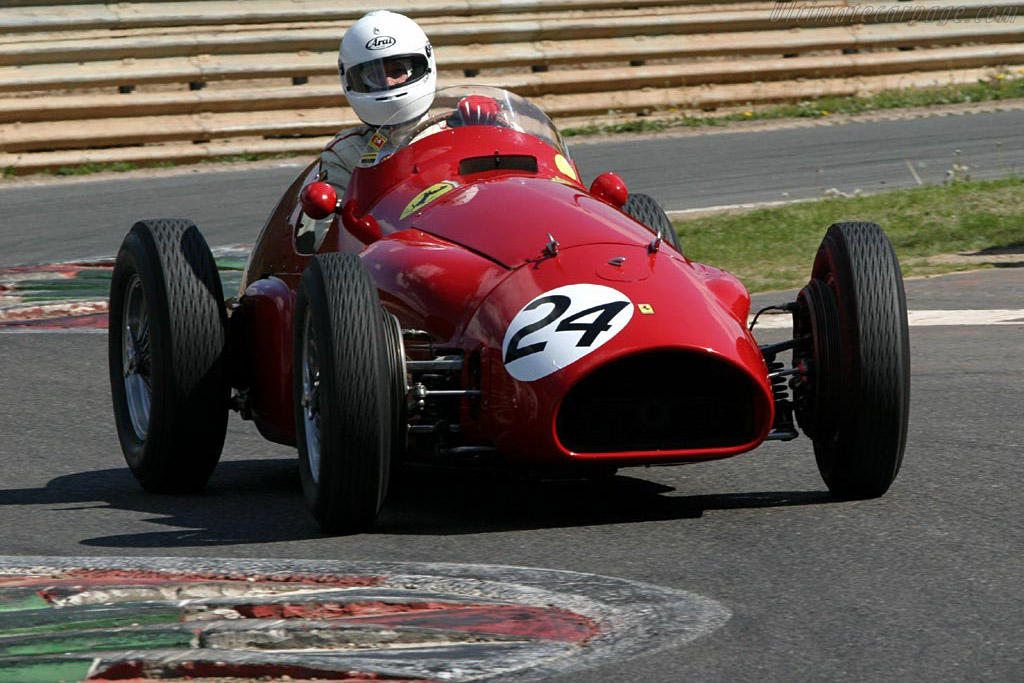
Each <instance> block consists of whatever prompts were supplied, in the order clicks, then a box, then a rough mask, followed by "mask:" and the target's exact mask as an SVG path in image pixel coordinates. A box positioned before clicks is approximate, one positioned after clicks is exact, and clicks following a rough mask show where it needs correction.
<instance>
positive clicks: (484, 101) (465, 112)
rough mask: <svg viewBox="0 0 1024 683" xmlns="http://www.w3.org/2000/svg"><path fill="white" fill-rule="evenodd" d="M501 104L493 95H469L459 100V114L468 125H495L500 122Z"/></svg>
mask: <svg viewBox="0 0 1024 683" xmlns="http://www.w3.org/2000/svg"><path fill="white" fill-rule="evenodd" d="M500 113H501V105H500V104H498V101H497V100H495V99H494V98H493V97H487V96H486V95H467V96H466V97H463V98H462V99H461V100H459V115H460V116H461V117H462V123H463V125H466V126H493V125H496V124H497V123H498V115H499V114H500Z"/></svg>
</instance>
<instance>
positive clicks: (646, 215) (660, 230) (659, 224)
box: [622, 193, 683, 254]
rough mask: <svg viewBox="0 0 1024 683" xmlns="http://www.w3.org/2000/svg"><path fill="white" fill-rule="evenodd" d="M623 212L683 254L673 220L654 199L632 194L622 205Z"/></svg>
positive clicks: (644, 195) (648, 196)
mask: <svg viewBox="0 0 1024 683" xmlns="http://www.w3.org/2000/svg"><path fill="white" fill-rule="evenodd" d="M622 211H623V212H624V213H626V214H627V215H629V216H631V217H633V218H634V219H636V220H638V221H640V222H641V223H643V224H644V225H645V226H646V227H647V229H648V230H650V231H651V232H653V233H654V234H655V235H660V236H661V238H662V239H663V240H665V241H666V242H668V243H669V244H671V245H672V247H673V248H674V249H675V250H676V251H678V252H679V253H680V254H681V253H683V248H682V246H680V244H679V234H678V233H677V232H676V228H675V226H674V225H672V220H671V219H670V218H669V217H668V214H667V213H665V209H663V208H661V205H660V204H658V202H657V200H655V199H654V197H651V196H650V195H646V194H639V193H637V194H631V195H629V198H628V199H627V200H626V203H625V204H623V205H622Z"/></svg>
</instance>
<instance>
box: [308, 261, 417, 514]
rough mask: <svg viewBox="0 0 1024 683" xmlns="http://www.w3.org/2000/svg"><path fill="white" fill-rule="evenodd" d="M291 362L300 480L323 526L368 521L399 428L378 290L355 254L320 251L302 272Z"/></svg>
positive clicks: (382, 489) (378, 501)
mask: <svg viewBox="0 0 1024 683" xmlns="http://www.w3.org/2000/svg"><path fill="white" fill-rule="evenodd" d="M295 320H296V325H295V337H294V347H293V348H294V355H293V357H292V358H293V363H292V367H293V368H295V372H294V373H293V399H294V403H295V413H294V415H295V425H296V430H295V432H296V433H295V436H296V442H297V444H296V445H297V446H298V451H299V475H300V478H301V480H302V490H303V493H304V494H305V497H306V502H307V503H308V505H309V507H310V510H311V511H312V513H313V517H314V518H315V519H316V521H317V523H318V524H319V526H320V528H321V529H322V530H323V531H324V532H326V533H332V534H335V533H337V534H343V533H356V532H360V531H364V530H366V529H367V528H369V527H370V526H371V525H372V524H373V522H374V520H375V519H376V518H377V515H378V514H379V513H380V510H381V507H382V506H383V504H384V499H385V497H386V496H387V487H388V477H389V471H390V465H391V452H392V448H393V444H394V442H395V439H396V438H397V437H396V432H397V428H396V426H397V425H396V420H395V415H394V413H395V409H394V404H393V399H392V396H393V393H394V391H393V387H392V384H393V377H392V369H391V366H390V364H389V362H388V349H389V348H391V346H390V345H389V344H388V339H387V330H386V327H385V317H384V316H383V315H382V314H381V307H380V300H379V298H378V296H377V289H376V287H375V286H374V284H373V281H372V279H371V278H370V276H369V274H368V273H367V272H366V269H365V268H364V266H363V263H362V261H361V260H360V259H359V257H358V256H356V255H354V254H320V255H318V256H316V257H314V258H313V259H311V260H310V262H309V265H308V266H307V267H306V270H305V272H304V273H303V275H302V278H301V280H300V282H299V288H298V292H297V295H296V304H295Z"/></svg>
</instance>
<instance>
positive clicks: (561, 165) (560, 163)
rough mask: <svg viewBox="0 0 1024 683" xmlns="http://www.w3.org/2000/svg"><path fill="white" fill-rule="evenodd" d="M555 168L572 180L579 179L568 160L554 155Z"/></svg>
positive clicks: (559, 155)
mask: <svg viewBox="0 0 1024 683" xmlns="http://www.w3.org/2000/svg"><path fill="white" fill-rule="evenodd" d="M555 166H556V167H557V168H558V170H559V171H560V172H561V173H562V175H564V176H566V177H569V178H572V179H573V180H579V177H578V176H577V175H576V169H574V168H573V167H572V164H571V163H569V160H568V159H566V158H565V157H563V156H562V155H561V154H556V155H555Z"/></svg>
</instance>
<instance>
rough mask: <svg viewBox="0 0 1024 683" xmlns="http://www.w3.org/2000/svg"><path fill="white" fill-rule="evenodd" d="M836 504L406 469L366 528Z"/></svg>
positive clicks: (584, 520)
mask: <svg viewBox="0 0 1024 683" xmlns="http://www.w3.org/2000/svg"><path fill="white" fill-rule="evenodd" d="M833 502H836V499H835V498H833V497H832V496H831V494H829V493H828V491H769V492H745V493H723V494H707V495H680V494H679V492H678V491H677V490H676V489H675V488H673V487H671V486H666V485H664V484H660V483H657V482H652V481H649V480H646V479H641V478H638V477H633V476H628V475H623V474H618V475H615V476H605V477H601V478H594V479H561V480H559V479H555V480H545V479H540V478H535V477H529V476H517V475H515V474H510V473H508V472H486V471H485V472H464V471H450V470H448V471H446V470H439V471H426V472H424V471H418V470H413V471H410V472H407V473H404V474H403V476H401V477H400V478H399V479H398V480H397V481H396V482H395V485H394V486H393V488H392V492H391V495H390V498H389V500H388V504H387V506H386V507H385V510H384V513H383V515H382V516H381V518H380V519H379V520H378V522H377V524H376V526H375V527H374V528H373V529H372V530H371V533H379V534H410V535H420V534H430V535H434V534H436V535H455V534H479V533H488V532H500V531H514V530H516V531H518V530H528V529H545V528H561V527H582V526H600V525H605V524H624V523H635V522H653V521H664V520H680V519H699V518H700V517H702V516H703V514H704V512H706V511H708V510H731V509H744V508H768V507H791V506H802V505H821V504H827V503H833Z"/></svg>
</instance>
